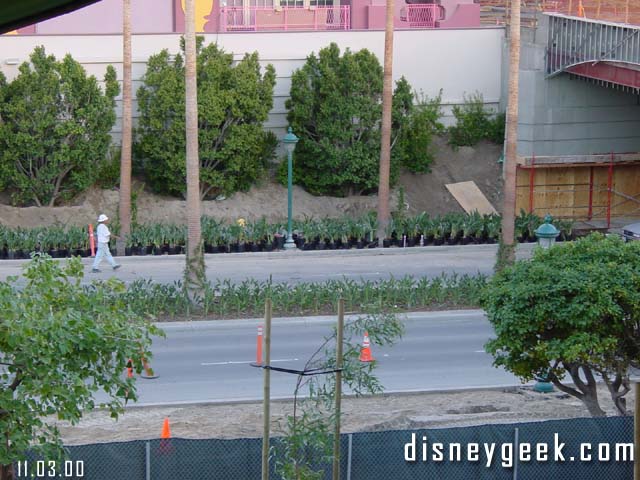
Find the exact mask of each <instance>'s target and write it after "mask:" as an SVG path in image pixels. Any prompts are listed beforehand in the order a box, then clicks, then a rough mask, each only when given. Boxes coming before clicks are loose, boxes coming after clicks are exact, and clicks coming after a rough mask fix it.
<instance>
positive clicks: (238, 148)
mask: <svg viewBox="0 0 640 480" xmlns="http://www.w3.org/2000/svg"><path fill="white" fill-rule="evenodd" d="M183 44H184V42H183ZM183 46H184V45H183ZM183 50H184V49H183ZM197 51H198V72H197V75H198V106H199V109H198V142H199V155H200V196H201V197H202V198H206V197H215V196H216V195H218V194H222V193H224V194H230V193H233V192H235V191H238V190H246V189H248V188H249V187H250V186H251V184H252V183H253V182H255V180H256V179H257V178H258V177H259V176H260V175H261V174H262V172H263V170H264V168H265V166H266V162H267V161H268V160H269V158H271V157H273V155H274V151H275V142H274V140H273V135H272V134H269V133H267V132H265V131H264V130H263V129H262V123H263V122H264V121H265V120H266V119H267V115H268V113H269V110H271V108H272V106H273V87H274V85H275V70H274V68H273V66H272V65H268V66H267V67H266V69H265V72H264V73H262V72H261V67H260V62H259V59H258V54H257V53H252V54H246V55H245V56H244V58H243V59H242V60H240V61H239V62H236V63H234V60H233V54H231V53H225V52H224V51H223V50H222V49H221V48H219V47H218V46H217V44H210V45H207V46H203V39H202V37H199V38H198V43H197ZM138 106H139V109H140V119H139V126H138V129H137V132H136V133H137V143H136V154H137V155H138V156H139V157H140V158H141V159H142V164H143V168H144V173H145V174H146V176H147V178H148V179H149V182H150V184H151V186H152V188H153V189H154V190H155V191H156V192H160V193H168V194H172V195H184V194H185V192H186V155H185V151H186V145H185V134H184V131H185V90H184V58H183V55H182V54H178V55H175V57H174V56H172V55H170V54H169V52H168V51H167V50H163V51H161V52H160V53H158V54H156V55H153V56H151V57H150V58H149V61H148V63H147V72H146V73H145V75H144V77H143V86H142V87H140V89H139V90H138Z"/></svg>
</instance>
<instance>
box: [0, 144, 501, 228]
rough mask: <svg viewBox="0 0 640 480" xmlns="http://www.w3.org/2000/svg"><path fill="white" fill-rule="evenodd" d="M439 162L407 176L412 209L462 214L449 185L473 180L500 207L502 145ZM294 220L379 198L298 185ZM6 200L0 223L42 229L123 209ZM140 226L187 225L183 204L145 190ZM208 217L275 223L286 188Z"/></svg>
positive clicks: (367, 206) (370, 206)
mask: <svg viewBox="0 0 640 480" xmlns="http://www.w3.org/2000/svg"><path fill="white" fill-rule="evenodd" d="M435 146H436V151H437V153H436V161H435V163H434V165H433V167H432V172H431V173H428V174H421V175H414V174H411V173H403V174H402V175H401V177H400V182H399V186H402V187H403V188H404V190H405V202H406V203H407V204H408V205H409V211H410V212H412V213H417V212H421V211H426V212H428V213H429V214H439V213H446V212H456V211H461V208H460V206H459V205H458V203H457V202H456V201H455V200H454V198H453V197H452V196H451V195H450V194H449V192H448V191H447V189H446V188H445V186H444V185H445V184H446V183H452V182H461V181H467V180H473V181H475V182H476V183H477V184H478V187H479V188H480V189H481V190H482V192H483V193H484V194H485V195H486V196H487V198H488V199H489V201H490V202H491V203H492V204H493V205H494V206H495V207H496V208H497V209H499V206H500V196H501V193H502V179H501V174H500V172H501V169H500V165H499V164H498V163H497V159H498V158H499V156H500V154H501V152H502V147H500V146H497V145H493V144H489V143H482V144H480V145H478V147H477V148H470V147H463V148H460V149H458V150H457V151H454V150H452V149H451V148H450V147H449V146H448V145H447V144H446V141H445V140H444V139H442V138H437V139H436V145H435ZM397 193H398V189H397V188H396V189H395V191H394V192H393V193H392V198H391V208H392V209H395V208H396V206H397ZM293 198H294V204H293V209H294V216H295V217H296V218H304V217H315V218H321V217H340V216H343V215H349V216H357V215H361V214H363V213H365V212H368V211H370V210H375V209H376V205H377V201H378V198H377V196H375V195H371V196H351V197H345V198H338V197H315V196H313V195H311V194H309V193H307V192H306V191H304V190H303V189H302V188H300V187H294V190H293ZM7 200H8V199H7V196H0V202H1V203H0V223H2V224H5V225H10V226H14V227H15V226H22V227H29V228H30V227H37V226H41V225H53V224H63V225H86V224H87V223H89V222H95V219H96V218H97V216H98V215H99V214H100V213H106V214H107V215H108V216H110V217H112V218H115V217H116V215H117V209H118V192H117V190H101V189H97V188H92V189H90V190H89V191H87V192H85V193H83V194H82V195H79V196H78V197H77V198H76V199H75V200H74V201H73V202H71V203H70V204H69V205H68V206H62V207H51V208H49V207H25V208H17V207H12V206H10V205H8V204H7V203H8V201H7ZM136 204H137V210H138V221H139V222H167V223H185V222H186V206H185V202H184V200H180V199H176V198H171V197H163V196H158V195H154V194H152V193H150V192H148V191H145V190H143V191H141V192H140V193H139V194H138V198H137V200H136ZM202 213H203V214H204V215H208V216H212V217H216V218H219V219H226V220H235V219H237V218H245V219H255V218H260V217H263V216H265V217H267V219H269V220H271V221H273V220H278V219H283V218H285V217H286V214H287V189H286V188H285V187H283V186H282V185H280V184H277V183H275V181H274V180H273V179H269V180H264V181H263V182H262V183H261V184H259V185H256V186H254V187H252V188H251V189H250V190H249V191H248V192H238V193H236V194H235V195H233V196H232V197H230V198H227V199H225V200H220V201H215V200H214V201H206V202H203V205H202Z"/></svg>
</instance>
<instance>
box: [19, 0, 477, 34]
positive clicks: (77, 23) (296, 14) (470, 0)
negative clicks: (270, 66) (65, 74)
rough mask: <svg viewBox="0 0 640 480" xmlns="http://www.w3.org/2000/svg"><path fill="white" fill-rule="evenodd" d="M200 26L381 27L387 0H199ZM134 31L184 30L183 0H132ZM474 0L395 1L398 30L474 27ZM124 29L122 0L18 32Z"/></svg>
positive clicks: (261, 28) (235, 29) (254, 28)
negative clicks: (385, 0)
mask: <svg viewBox="0 0 640 480" xmlns="http://www.w3.org/2000/svg"><path fill="white" fill-rule="evenodd" d="M418 2H419V3H418ZM196 10H197V14H196V30H197V31H199V32H205V33H218V32H252V31H309V30H325V31H326V30H382V29H384V24H385V4H384V0H196ZM132 15H133V18H132V23H133V30H134V33H138V34H148V33H180V32H182V31H183V29H184V10H183V0H133V1H132ZM479 26H480V5H479V4H478V3H475V2H474V0H396V7H395V27H396V28H397V29H427V28H429V29H430V28H474V27H479ZM121 31H122V0H102V1H100V2H98V3H96V4H93V5H91V6H89V7H85V8H83V9H81V10H78V11H76V12H73V13H70V14H67V15H63V16H60V17H57V18H54V19H51V20H47V21H45V22H41V23H37V24H35V25H31V26H29V27H25V28H21V29H20V30H18V31H16V32H12V33H13V34H27V35H28V34H42V35H58V34H59V35H73V34H114V33H120V32H121Z"/></svg>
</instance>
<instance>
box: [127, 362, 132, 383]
mask: <svg viewBox="0 0 640 480" xmlns="http://www.w3.org/2000/svg"><path fill="white" fill-rule="evenodd" d="M127 378H133V362H132V361H131V359H129V361H128V362H127Z"/></svg>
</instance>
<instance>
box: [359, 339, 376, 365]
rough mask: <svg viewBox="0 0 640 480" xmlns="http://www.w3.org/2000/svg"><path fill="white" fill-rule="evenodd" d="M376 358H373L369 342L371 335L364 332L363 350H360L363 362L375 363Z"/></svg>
mask: <svg viewBox="0 0 640 480" xmlns="http://www.w3.org/2000/svg"><path fill="white" fill-rule="evenodd" d="M373 360H374V358H373V357H372V356H371V344H370V342H369V334H368V333H367V332H364V340H362V349H361V350H360V361H361V362H373Z"/></svg>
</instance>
